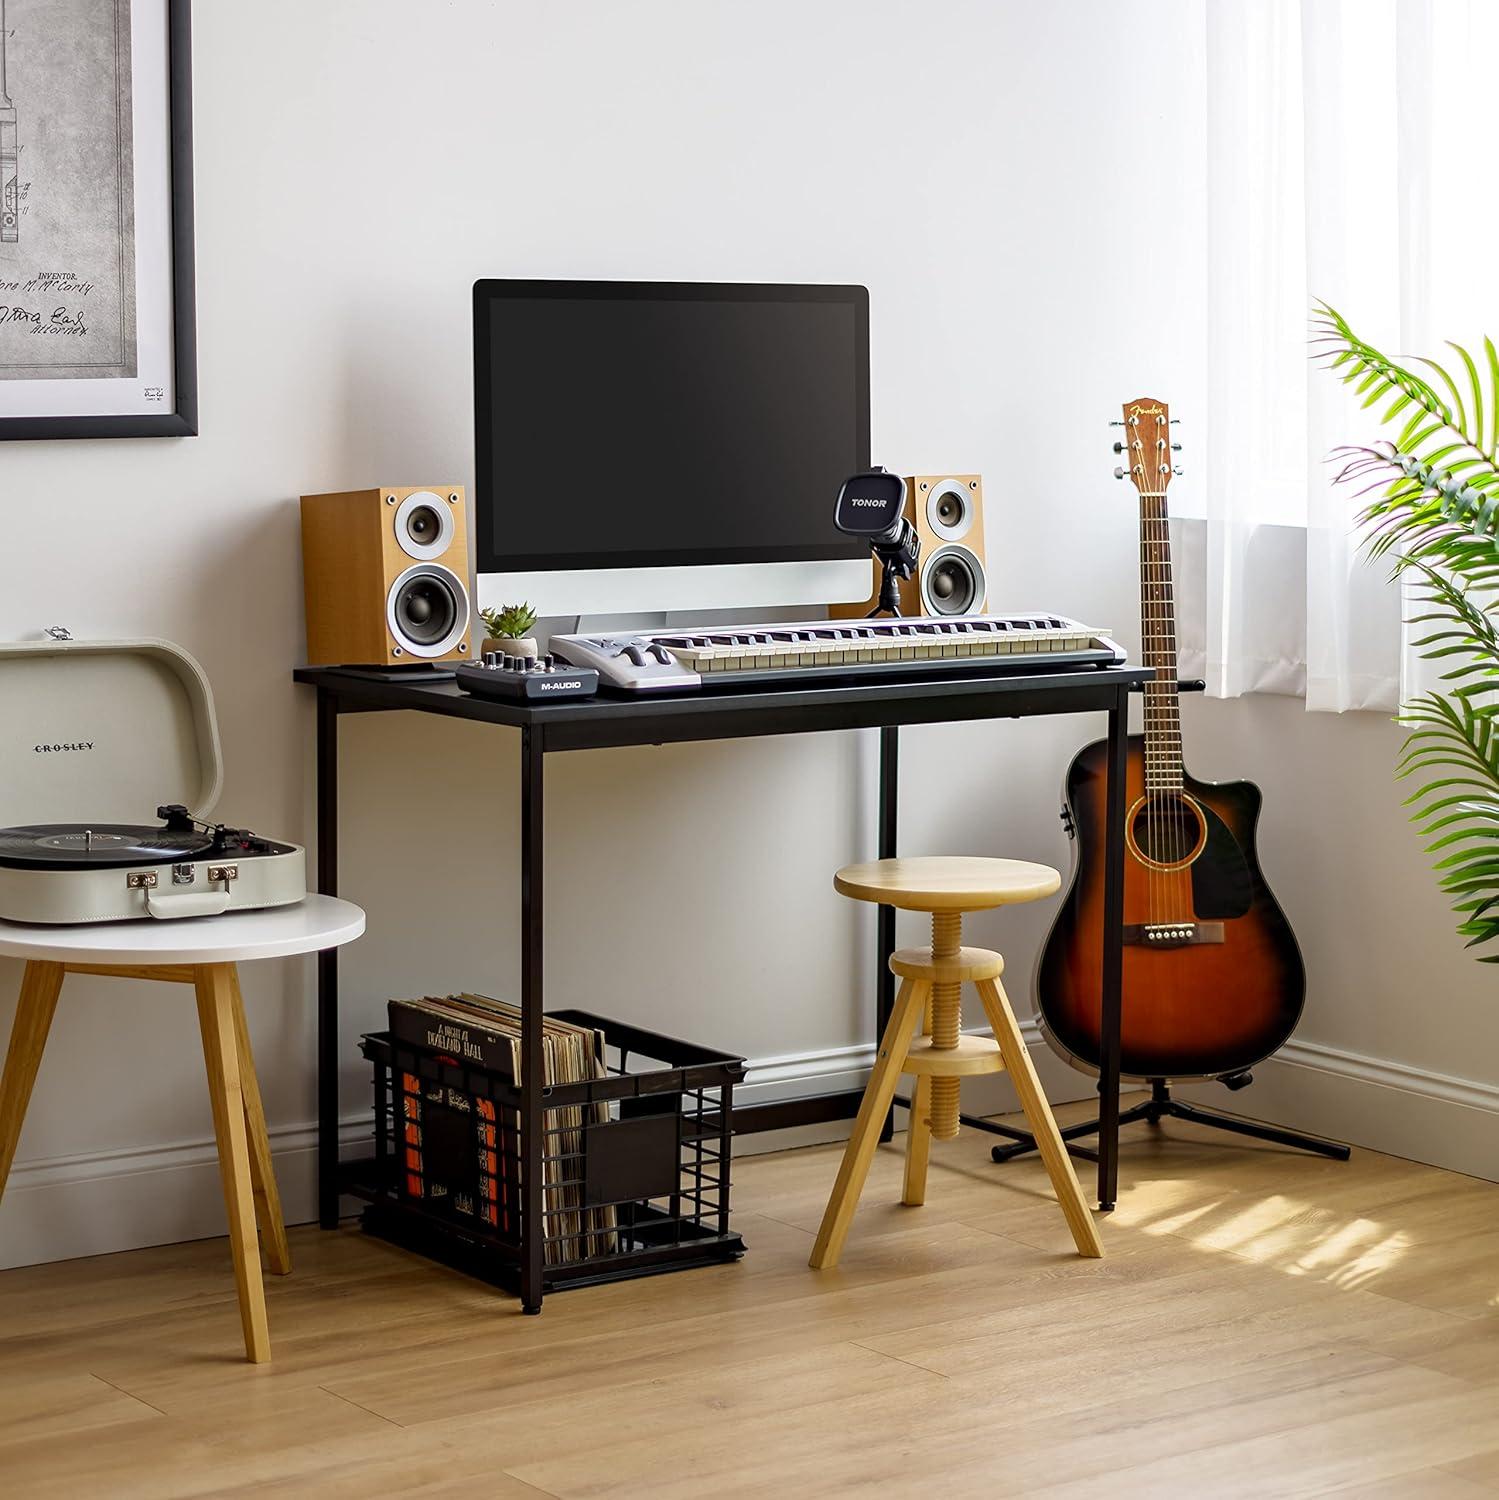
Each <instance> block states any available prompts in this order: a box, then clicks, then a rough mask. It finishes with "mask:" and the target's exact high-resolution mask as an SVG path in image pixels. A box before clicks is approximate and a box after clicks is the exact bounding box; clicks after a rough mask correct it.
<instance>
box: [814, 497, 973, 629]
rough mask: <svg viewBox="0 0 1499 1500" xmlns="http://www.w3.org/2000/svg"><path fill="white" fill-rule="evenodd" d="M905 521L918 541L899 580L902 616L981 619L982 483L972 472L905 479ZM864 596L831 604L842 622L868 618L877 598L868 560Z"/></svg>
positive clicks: (875, 575)
mask: <svg viewBox="0 0 1499 1500" xmlns="http://www.w3.org/2000/svg"><path fill="white" fill-rule="evenodd" d="M906 518H907V520H909V521H910V522H911V524H912V525H913V526H914V527H915V528H916V534H917V536H919V537H920V538H921V559H920V561H919V563H918V564H917V567H916V571H915V573H913V574H912V575H911V577H910V578H903V579H901V581H900V612H901V613H902V614H903V615H981V614H983V612H984V610H985V609H986V608H987V607H988V603H989V580H988V575H987V573H986V572H985V569H984V482H983V480H982V479H981V478H980V476H979V475H977V474H916V475H913V476H912V477H911V478H909V479H907V480H906ZM870 569H871V586H870V592H869V598H868V600H867V601H865V602H864V603H863V604H843V605H838V606H836V607H835V608H834V609H833V610H832V613H833V614H834V615H835V616H837V617H839V618H843V619H848V618H852V617H854V616H862V615H867V614H868V613H869V611H870V610H871V609H873V608H874V605H875V601H876V600H877V599H878V598H879V583H880V570H879V564H878V563H875V562H873V561H871V563H870Z"/></svg>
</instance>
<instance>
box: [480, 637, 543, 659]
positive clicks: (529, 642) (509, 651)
mask: <svg viewBox="0 0 1499 1500" xmlns="http://www.w3.org/2000/svg"><path fill="white" fill-rule="evenodd" d="M484 650H486V651H503V652H504V653H505V655H506V656H529V657H536V656H539V655H540V654H541V653H540V651H539V650H538V649H537V646H536V638H535V636H530V635H523V636H519V637H512V636H508V635H502V636H490V637H488V638H487V639H486V640H485V642H484Z"/></svg>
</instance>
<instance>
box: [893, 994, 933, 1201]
mask: <svg viewBox="0 0 1499 1500" xmlns="http://www.w3.org/2000/svg"><path fill="white" fill-rule="evenodd" d="M921 1034H922V1036H930V1035H931V1034H932V1001H931V997H930V996H928V997H927V1003H926V1012H925V1014H924V1015H923V1016H922V1019H921ZM931 1154H932V1080H931V1079H930V1078H929V1077H928V1076H927V1075H926V1074H925V1073H922V1074H919V1075H918V1076H917V1078H916V1086H915V1088H913V1089H912V1090H911V1118H910V1119H909V1120H908V1121H907V1122H906V1184H905V1191H904V1192H903V1193H902V1194H901V1195H900V1201H901V1202H902V1203H904V1204H907V1205H908V1206H909V1207H911V1208H919V1207H920V1206H921V1205H922V1204H923V1203H925V1202H926V1164H927V1159H928V1158H929V1157H930V1156H931Z"/></svg>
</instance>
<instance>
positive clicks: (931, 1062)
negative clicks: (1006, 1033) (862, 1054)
mask: <svg viewBox="0 0 1499 1500" xmlns="http://www.w3.org/2000/svg"><path fill="white" fill-rule="evenodd" d="M1004 1067H1005V1063H1004V1058H1003V1057H1002V1056H1001V1055H1000V1051H999V1043H998V1042H996V1041H995V1040H994V1038H993V1037H992V1036H969V1035H968V1034H967V1033H966V1032H964V1033H963V1035H961V1036H960V1037H959V1038H958V1044H957V1046H956V1047H938V1046H937V1045H935V1043H934V1042H933V1041H932V1039H931V1037H929V1036H919V1037H917V1038H916V1040H915V1041H913V1042H912V1043H911V1050H910V1051H909V1052H907V1053H906V1060H905V1061H904V1062H903V1063H902V1064H901V1071H902V1072H905V1073H915V1074H918V1075H919V1074H922V1073H925V1074H926V1075H927V1076H928V1077H929V1078H968V1077H972V1076H973V1075H974V1074H975V1073H1002V1072H1004Z"/></svg>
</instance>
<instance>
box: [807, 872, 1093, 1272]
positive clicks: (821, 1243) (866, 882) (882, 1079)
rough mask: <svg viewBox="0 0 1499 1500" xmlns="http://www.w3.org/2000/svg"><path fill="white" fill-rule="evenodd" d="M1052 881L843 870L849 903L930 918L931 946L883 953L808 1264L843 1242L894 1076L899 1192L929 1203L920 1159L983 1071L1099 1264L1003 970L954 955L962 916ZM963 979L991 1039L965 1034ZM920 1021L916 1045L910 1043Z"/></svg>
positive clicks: (1021, 897)
mask: <svg viewBox="0 0 1499 1500" xmlns="http://www.w3.org/2000/svg"><path fill="white" fill-rule="evenodd" d="M1060 884H1061V877H1060V876H1059V875H1058V874H1057V872H1056V871H1055V870H1053V869H1051V868H1050V867H1049V866H1047V865H1033V864H1027V863H1025V862H1024V861H1023V860H1015V859H975V858H963V857H957V858H929V859H878V860H873V861H871V862H869V863H868V864H861V865H848V866H846V867H845V868H844V869H842V870H839V872H838V873H837V875H835V876H834V877H833V885H834V887H835V888H836V889H837V890H838V891H839V892H841V893H842V894H843V895H845V896H852V897H853V898H854V899H855V900H856V901H874V902H877V903H878V904H879V905H881V906H898V907H903V908H905V909H906V910H908V911H924V912H930V913H931V917H932V945H931V947H930V948H901V949H899V950H898V951H896V952H895V953H892V954H891V955H890V969H891V972H892V973H894V974H896V975H898V976H899V978H900V981H901V984H900V993H899V994H898V995H897V996H896V998H895V1009H894V1010H893V1011H892V1012H891V1015H890V1022H889V1025H887V1026H886V1028H885V1034H884V1036H883V1037H881V1039H880V1049H879V1055H878V1057H877V1058H876V1059H875V1064H874V1071H873V1072H872V1073H871V1075H870V1078H869V1086H868V1087H867V1088H866V1089H865V1090H864V1100H863V1103H861V1104H860V1106H859V1115H858V1118H857V1119H856V1120H855V1121H854V1129H853V1134H852V1135H851V1136H849V1139H848V1146H847V1148H846V1149H845V1151H844V1153H843V1163H842V1165H841V1166H840V1167H839V1168H838V1178H837V1181H836V1182H835V1183H834V1184H833V1194H832V1197H830V1198H829V1199H828V1206H827V1211H826V1212H825V1213H824V1214H823V1216H822V1228H821V1229H819V1230H818V1232H817V1243H816V1244H815V1245H814V1246H813V1247H812V1259H811V1264H812V1265H813V1266H814V1267H816V1268H818V1269H821V1268H822V1267H825V1266H836V1265H837V1264H838V1257H839V1256H840V1255H841V1254H842V1253H843V1242H844V1240H846V1239H847V1238H848V1229H849V1225H850V1224H851V1223H852V1222H853V1217H854V1210H855V1209H856V1208H857V1207H858V1205H859V1194H860V1193H861V1192H862V1191H863V1190H864V1180H865V1178H866V1177H867V1176H868V1175H869V1164H870V1162H871V1161H872V1160H873V1158H874V1148H875V1146H876V1145H877V1144H878V1143H879V1138H880V1129H881V1126H882V1125H883V1123H884V1120H885V1116H886V1114H887V1113H888V1112H889V1109H890V1104H891V1101H892V1100H893V1099H894V1098H895V1085H896V1083H897V1081H898V1080H899V1078H900V1075H901V1074H902V1073H911V1074H914V1075H915V1080H916V1086H915V1089H914V1090H913V1093H912V1097H911V1122H910V1128H909V1131H908V1133H907V1136H906V1183H905V1192H904V1193H903V1194H902V1195H901V1202H902V1203H910V1204H919V1203H923V1202H925V1201H926V1167H927V1156H928V1153H929V1150H930V1146H931V1140H932V1137H933V1136H935V1137H936V1138H937V1139H938V1140H951V1139H952V1138H953V1137H954V1136H956V1135H957V1133H958V1089H959V1085H960V1083H961V1080H962V1079H963V1078H965V1077H972V1076H974V1075H976V1074H980V1073H999V1072H1004V1071H1008V1072H1009V1074H1010V1079H1011V1082H1013V1083H1014V1085H1015V1092H1016V1094H1017V1095H1018V1096H1019V1098H1020V1107H1021V1108H1022V1109H1023V1110H1024V1111H1025V1117H1026V1122H1027V1123H1028V1124H1029V1126H1030V1128H1031V1130H1032V1132H1033V1133H1034V1134H1035V1137H1036V1145H1037V1147H1038V1148H1039V1150H1040V1152H1041V1158H1042V1160H1043V1161H1044V1162H1045V1163H1046V1170H1047V1172H1048V1173H1049V1174H1050V1176H1051V1183H1052V1186H1053V1187H1054V1188H1055V1189H1056V1194H1057V1198H1058V1200H1059V1201H1060V1202H1061V1205H1062V1212H1063V1213H1064V1214H1065V1215H1066V1216H1067V1224H1068V1227H1069V1228H1070V1229H1071V1230H1072V1238H1073V1241H1074V1242H1075V1243H1076V1245H1077V1251H1078V1254H1079V1255H1089V1256H1099V1255H1102V1254H1103V1245H1102V1243H1101V1242H1100V1240H1099V1238H1098V1229H1097V1227H1096V1226H1095V1224H1094V1223H1093V1216H1092V1214H1090V1213H1089V1212H1088V1206H1087V1204H1086V1203H1085V1202H1084V1201H1083V1195H1082V1190H1081V1189H1080V1188H1079V1187H1078V1185H1077V1177H1076V1176H1075V1175H1074V1173H1073V1170H1072V1161H1071V1158H1069V1157H1068V1155H1067V1150H1066V1147H1064V1146H1063V1144H1062V1137H1061V1135H1060V1134H1059V1133H1058V1131H1057V1122H1056V1120H1055V1118H1054V1117H1053V1115H1052V1112H1051V1106H1050V1105H1049V1104H1048V1103H1047V1102H1046V1095H1045V1094H1044V1093H1042V1091H1041V1082H1040V1080H1039V1079H1038V1078H1037V1077H1036V1068H1035V1064H1034V1063H1032V1061H1031V1055H1030V1052H1029V1051H1028V1050H1027V1049H1026V1045H1025V1042H1024V1040H1023V1038H1022V1037H1021V1035H1020V1027H1019V1026H1018V1025H1017V1024H1016V1022H1015V1013H1014V1012H1013V1011H1012V1010H1011V1009H1010V1002H1009V999H1008V997H1007V996H1006V995H1005V992H1004V990H1003V988H1002V987H1001V986H1000V984H999V976H1000V974H1001V973H1002V972H1003V971H1004V960H1003V959H1002V958H1001V957H1000V956H999V954H997V953H991V952H990V951H989V950H988V949H986V948H965V947H963V946H962V941H961V939H962V927H963V913H964V912H969V911H988V910H989V909H990V908H992V907H996V906H1006V905H1009V904H1010V903H1011V902H1016V901H1037V900H1040V899H1041V898H1042V897H1043V896H1050V895H1051V894H1052V893H1053V892H1054V891H1055V890H1056V889H1057V887H1058V886H1059V885H1060ZM964 981H968V982H969V983H971V984H973V985H974V986H975V988H976V989H977V990H978V993H979V999H980V1000H981V1001H982V1002H983V1006H984V1011H985V1013H986V1014H987V1015H988V1017H989V1024H990V1026H991V1027H992V1028H993V1031H994V1035H993V1037H992V1038H990V1037H980V1036H965V1035H964V1034H963V1031H962V1009H961V996H962V988H963V984H964ZM918 1023H920V1025H921V1031H922V1035H921V1037H920V1038H919V1039H916V1040H913V1039H912V1033H913V1032H914V1030H915V1028H916V1026H917V1024H918Z"/></svg>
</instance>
